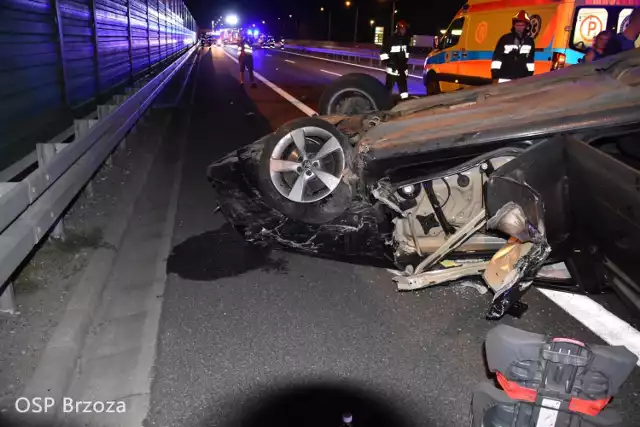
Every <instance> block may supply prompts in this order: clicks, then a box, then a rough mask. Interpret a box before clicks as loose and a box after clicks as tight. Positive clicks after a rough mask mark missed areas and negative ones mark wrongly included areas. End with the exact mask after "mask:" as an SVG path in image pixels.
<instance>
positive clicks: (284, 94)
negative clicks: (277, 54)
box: [223, 51, 318, 116]
mask: <svg viewBox="0 0 640 427" xmlns="http://www.w3.org/2000/svg"><path fill="white" fill-rule="evenodd" d="M223 52H224V54H225V55H227V56H228V57H229V58H231V59H233V60H234V61H235V62H238V60H237V59H236V58H235V57H234V56H233V55H231V54H230V53H229V52H227V51H223ZM253 75H254V76H255V77H256V78H257V79H258V80H260V81H261V82H262V83H264V84H265V85H267V86H268V87H269V88H270V89H271V90H273V91H274V92H275V93H277V94H278V95H280V96H281V97H283V98H284V99H286V100H287V101H289V102H290V103H291V104H293V106H294V107H296V108H297V109H298V110H300V111H302V112H303V113H305V114H306V115H307V116H315V115H317V114H318V113H317V112H315V111H314V110H313V109H311V108H309V107H307V106H306V105H305V104H304V102H302V101H300V100H298V99H296V98H295V97H294V96H293V95H291V94H290V93H288V92H285V91H284V90H283V89H281V88H279V87H278V86H276V85H275V84H273V83H271V82H270V81H269V80H267V79H266V78H264V77H262V76H261V75H260V74H259V73H256V72H255V70H254V72H253Z"/></svg>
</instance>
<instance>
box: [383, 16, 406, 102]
mask: <svg viewBox="0 0 640 427" xmlns="http://www.w3.org/2000/svg"><path fill="white" fill-rule="evenodd" d="M408 41H409V40H408V37H407V23H406V22H405V21H398V24H397V25H396V32H395V33H394V34H393V35H392V36H391V37H389V39H388V40H386V41H385V43H384V44H383V45H382V49H381V50H380V60H381V61H382V62H383V63H384V65H385V68H386V70H387V89H389V90H390V91H392V90H393V86H394V85H395V83H396V82H398V91H400V98H401V99H407V98H409V92H408V89H407V75H408V74H409V69H408V67H407V64H408V63H409V50H408V48H409V46H408V45H409V43H408Z"/></svg>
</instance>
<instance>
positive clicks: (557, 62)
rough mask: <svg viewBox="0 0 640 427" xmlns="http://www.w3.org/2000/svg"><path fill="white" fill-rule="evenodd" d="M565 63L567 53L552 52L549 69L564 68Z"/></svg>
mask: <svg viewBox="0 0 640 427" xmlns="http://www.w3.org/2000/svg"><path fill="white" fill-rule="evenodd" d="M566 63H567V55H565V54H564V53H560V52H553V56H552V57H551V71H554V70H557V69H559V68H564V66H565V64H566Z"/></svg>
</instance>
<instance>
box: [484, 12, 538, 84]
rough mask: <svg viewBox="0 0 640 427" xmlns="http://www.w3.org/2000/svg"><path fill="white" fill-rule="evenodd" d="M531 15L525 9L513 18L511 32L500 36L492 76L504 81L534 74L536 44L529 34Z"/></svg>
mask: <svg viewBox="0 0 640 427" xmlns="http://www.w3.org/2000/svg"><path fill="white" fill-rule="evenodd" d="M530 24H531V22H530V20H529V15H528V14H527V12H525V11H524V10H521V11H520V12H518V13H517V14H516V15H515V16H514V17H513V19H512V27H511V32H509V33H507V34H505V35H504V36H502V37H500V40H498V44H497V46H496V49H495V50H494V51H493V59H492V61H491V78H492V79H493V81H494V83H504V82H508V81H511V80H515V79H521V78H524V77H529V76H533V73H534V71H535V59H534V57H535V52H536V46H535V43H534V41H533V38H531V37H530V36H529V31H530V28H531V25H530Z"/></svg>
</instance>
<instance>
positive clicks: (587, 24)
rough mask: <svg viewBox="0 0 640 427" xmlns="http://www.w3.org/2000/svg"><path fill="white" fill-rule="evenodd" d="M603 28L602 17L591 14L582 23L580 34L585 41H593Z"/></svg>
mask: <svg viewBox="0 0 640 427" xmlns="http://www.w3.org/2000/svg"><path fill="white" fill-rule="evenodd" d="M603 28H604V25H602V21H601V20H600V18H598V17H597V16H595V15H589V16H587V17H586V18H584V20H583V21H582V23H581V24H580V35H581V36H582V39H583V40H584V41H592V40H593V39H594V38H595V37H596V36H597V35H598V33H599V32H600V31H602V30H603Z"/></svg>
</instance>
